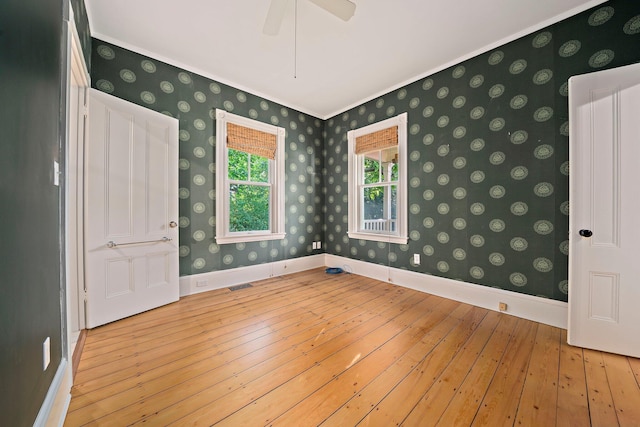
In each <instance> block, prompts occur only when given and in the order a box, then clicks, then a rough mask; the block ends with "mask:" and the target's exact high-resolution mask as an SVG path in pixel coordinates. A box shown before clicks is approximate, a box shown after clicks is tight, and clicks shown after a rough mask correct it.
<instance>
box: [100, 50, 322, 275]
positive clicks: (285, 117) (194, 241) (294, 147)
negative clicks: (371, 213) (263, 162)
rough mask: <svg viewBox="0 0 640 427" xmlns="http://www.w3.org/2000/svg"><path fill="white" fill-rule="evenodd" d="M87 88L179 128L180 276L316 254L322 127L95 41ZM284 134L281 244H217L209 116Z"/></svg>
mask: <svg viewBox="0 0 640 427" xmlns="http://www.w3.org/2000/svg"><path fill="white" fill-rule="evenodd" d="M91 80H92V85H94V87H96V88H97V89H100V90H102V91H104V92H107V93H111V94H113V95H115V96H117V97H119V98H123V99H126V100H128V101H131V102H133V103H136V104H139V105H142V106H145V107H147V108H151V109H153V110H155V111H159V112H162V113H164V114H167V115H169V116H172V117H176V118H178V119H179V121H180V149H179V156H180V160H179V169H180V170H179V186H180V190H179V197H180V202H179V212H180V218H179V221H178V222H179V225H180V274H181V275H189V274H197V273H206V272H209V271H214V270H221V269H227V268H234V267H241V266H247V265H252V264H258V263H266V262H270V261H277V260H282V259H287V258H295V257H300V256H305V255H311V254H314V253H319V252H321V251H319V250H313V249H312V245H311V244H312V242H313V241H320V240H323V234H322V219H323V218H322V206H324V197H323V194H322V182H321V179H320V178H321V173H320V172H321V170H322V167H323V162H322V129H323V126H322V121H321V120H318V119H316V118H315V117H311V116H309V115H306V114H302V113H299V112H297V111H294V110H292V109H289V108H286V107H283V106H281V105H279V104H276V103H275V102H271V101H268V100H266V99H262V98H259V97H257V96H254V95H252V94H249V93H245V92H243V91H240V90H237V89H234V88H232V87H229V86H226V85H224V84H221V83H218V82H215V81H213V80H210V79H207V78H204V77H202V76H199V75H197V74H194V73H191V72H189V71H186V70H182V69H179V68H176V67H173V66H171V65H168V64H166V63H163V62H160V61H156V60H155V59H152V58H147V57H145V56H142V55H139V54H137V53H134V52H131V51H129V50H126V49H123V48H120V47H118V46H114V45H112V44H108V43H105V42H103V41H100V40H97V39H94V40H93V66H92V71H91ZM216 108H222V109H225V110H227V111H230V112H232V113H234V114H238V115H241V116H245V117H250V118H253V119H255V120H258V121H262V122H267V123H271V124H274V125H277V126H282V127H284V128H285V129H286V141H285V142H286V155H285V159H286V160H285V167H286V170H287V175H286V219H285V228H286V232H287V237H286V238H285V239H284V240H273V241H263V242H252V243H239V244H225V245H218V244H216V242H215V236H214V233H215V221H216V214H215V197H216V192H215V175H214V174H215V171H216V163H215V143H216V139H215V128H216V126H215V120H214V118H215V109H216Z"/></svg>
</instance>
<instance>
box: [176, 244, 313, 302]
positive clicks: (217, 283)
mask: <svg viewBox="0 0 640 427" xmlns="http://www.w3.org/2000/svg"><path fill="white" fill-rule="evenodd" d="M324 265H325V255H324V254H318V255H309V256H305V257H300V258H293V259H287V260H282V261H275V262H270V263H266V264H257V265H251V266H247V267H238V268H231V269H229V270H219V271H211V272H209V273H202V274H194V275H191V276H182V277H181V278H180V296H181V297H183V296H187V295H193V294H198V293H201V292H206V291H212V290H214V289H221V288H228V287H229V286H234V285H240V284H243V283H247V282H251V281H256V280H263V279H268V278H270V277H276V276H283V275H285V274H291V273H297V272H300V271H306V270H311V269H313V268H318V267H323V266H324Z"/></svg>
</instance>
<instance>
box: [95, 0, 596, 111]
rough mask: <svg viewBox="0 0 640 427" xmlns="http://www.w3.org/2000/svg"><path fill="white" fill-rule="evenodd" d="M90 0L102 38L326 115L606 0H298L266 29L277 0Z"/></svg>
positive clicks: (98, 33) (247, 89) (97, 36)
mask: <svg viewBox="0 0 640 427" xmlns="http://www.w3.org/2000/svg"><path fill="white" fill-rule="evenodd" d="M85 1H86V4H87V9H88V13H89V23H90V26H91V32H92V36H93V37H96V38H99V39H102V40H105V41H108V42H112V43H114V44H117V45H120V46H122V47H125V48H128V49H131V50H134V51H136V52H139V53H142V54H145V55H148V56H151V57H153V58H156V59H158V60H161V61H164V62H167V63H170V64H173V65H176V66H178V67H181V68H184V69H187V70H189V71H192V72H195V73H197V74H201V75H203V76H206V77H209V78H212V79H214V80H217V81H219V82H222V83H225V84H228V85H231V86H234V87H236V88H238V89H242V90H245V91H247V92H251V93H253V94H256V95H260V96H262V97H265V98H267V99H270V100H272V101H276V102H279V103H282V104H284V105H286V106H288V107H290V108H294V109H297V110H300V111H303V112H306V113H309V114H312V115H314V116H316V117H318V118H322V119H325V118H328V117H331V116H333V115H335V114H338V113H340V112H342V111H344V110H346V109H348V108H350V107H353V106H355V105H358V104H360V103H362V102H364V101H367V100H369V99H372V98H374V97H376V96H378V95H380V94H383V93H386V92H388V91H390V90H393V89H396V88H398V87H400V86H403V85H404V84H406V83H409V82H411V81H415V80H416V79H419V78H421V77H424V76H426V75H429V74H432V73H434V72H436V71H439V70H442V69H444V68H446V67H448V66H450V65H453V64H455V63H458V62H460V61H461V60H464V59H467V58H470V57H472V56H475V55H477V54H479V53H482V52H484V51H487V50H489V49H491V48H493V47H497V46H499V45H501V44H504V43H505V42H508V41H511V40H513V39H515V38H517V37H519V36H522V35H525V34H528V33H531V32H533V31H536V30H538V29H540V28H542V27H545V26H547V25H549V24H552V23H554V22H557V21H559V20H561V19H563V18H565V17H568V16H571V15H573V14H575V13H578V12H580V11H583V10H585V9H587V8H589V7H592V6H595V5H597V4H600V3H603V2H604V0H393V1H391V0H353V1H354V2H355V3H356V5H357V8H356V12H355V15H354V17H353V18H352V19H351V20H350V21H348V22H344V21H341V20H339V19H338V18H336V17H334V16H333V15H330V14H329V13H327V12H326V11H324V10H323V9H320V8H319V7H318V6H316V5H314V4H313V3H311V2H309V1H307V0H289V4H288V6H287V11H286V15H285V17H284V20H283V23H282V28H281V29H280V33H279V35H278V36H266V35H263V34H262V26H263V23H264V19H265V17H266V14H267V11H268V9H269V3H270V2H269V0H182V1H176V0H85ZM296 1H297V5H298V7H297V37H294V34H295V27H296V26H294V22H295V21H296V20H295V12H294V11H295V3H296ZM294 40H297V49H296V48H295V45H296V43H294ZM294 72H295V77H294Z"/></svg>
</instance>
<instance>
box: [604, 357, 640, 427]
mask: <svg viewBox="0 0 640 427" xmlns="http://www.w3.org/2000/svg"><path fill="white" fill-rule="evenodd" d="M602 358H603V361H604V368H605V371H606V373H607V380H608V381H609V390H611V397H612V398H613V405H614V408H615V411H616V415H617V417H618V424H619V425H620V426H637V425H640V388H638V383H637V382H636V381H635V378H634V377H633V371H632V370H631V366H630V365H629V359H628V358H627V357H626V356H620V355H618V354H611V353H603V354H602Z"/></svg>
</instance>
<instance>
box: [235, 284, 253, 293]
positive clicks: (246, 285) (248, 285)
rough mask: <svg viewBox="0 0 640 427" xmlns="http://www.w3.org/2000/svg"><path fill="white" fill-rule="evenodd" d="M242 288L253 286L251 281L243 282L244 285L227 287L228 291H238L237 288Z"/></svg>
mask: <svg viewBox="0 0 640 427" xmlns="http://www.w3.org/2000/svg"><path fill="white" fill-rule="evenodd" d="M244 288H253V285H252V284H251V283H245V284H244V285H236V286H231V287H230V288H229V290H230V291H238V290H240V289H244Z"/></svg>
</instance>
